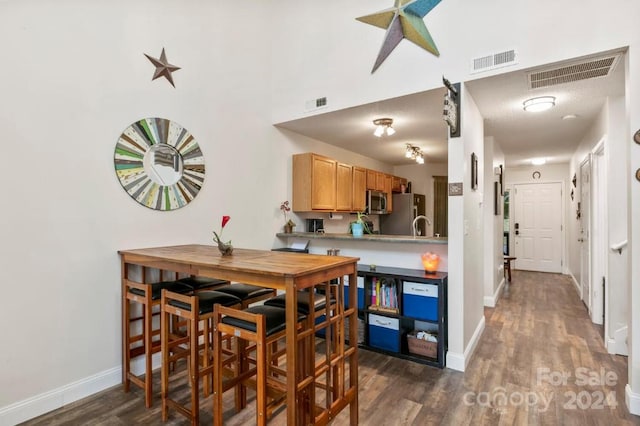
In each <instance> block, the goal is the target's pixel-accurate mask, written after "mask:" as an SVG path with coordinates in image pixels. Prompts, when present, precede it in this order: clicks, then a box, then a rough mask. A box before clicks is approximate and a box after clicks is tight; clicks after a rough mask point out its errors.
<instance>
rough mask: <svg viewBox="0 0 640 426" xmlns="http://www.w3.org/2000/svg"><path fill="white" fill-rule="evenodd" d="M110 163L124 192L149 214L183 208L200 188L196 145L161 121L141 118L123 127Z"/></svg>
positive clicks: (202, 170)
mask: <svg viewBox="0 0 640 426" xmlns="http://www.w3.org/2000/svg"><path fill="white" fill-rule="evenodd" d="M113 161H114V167H115V171H116V176H117V177H118V180H119V181H120V184H121V185H122V187H123V188H124V190H125V191H126V192H127V193H128V194H129V195H130V196H131V198H133V199H134V200H135V201H137V202H138V203H139V204H141V205H143V206H145V207H148V208H150V209H153V210H160V211H169V210H176V209H179V208H181V207H184V206H186V205H187V204H189V203H190V202H191V201H193V200H194V199H195V197H196V196H197V195H198V192H200V189H201V188H202V185H203V184H204V179H205V164H204V155H203V154H202V151H201V150H200V146H199V145H198V142H197V141H196V139H195V138H194V137H193V135H191V133H189V131H188V130H187V129H185V128H184V127H182V126H181V125H180V124H178V123H176V122H174V121H171V120H168V119H165V118H157V117H152V118H143V119H141V120H138V121H136V122H134V123H133V124H131V125H130V126H129V127H127V128H126V129H125V130H124V131H123V132H122V134H121V135H120V137H119V138H118V142H117V144H116V148H115V153H114V159H113Z"/></svg>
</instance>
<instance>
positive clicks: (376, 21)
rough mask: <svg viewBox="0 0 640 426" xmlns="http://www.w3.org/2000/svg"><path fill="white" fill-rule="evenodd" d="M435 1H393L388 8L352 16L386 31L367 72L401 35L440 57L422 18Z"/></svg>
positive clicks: (402, 37) (375, 67)
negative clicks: (373, 61)
mask: <svg viewBox="0 0 640 426" xmlns="http://www.w3.org/2000/svg"><path fill="white" fill-rule="evenodd" d="M438 3H440V0H394V5H393V7H391V8H389V9H385V10H383V11H380V12H377V13H374V14H372V15H366V16H361V17H359V18H356V19H357V20H358V21H360V22H364V23H365V24H370V25H373V26H376V27H378V28H382V29H386V30H387V35H386V36H385V38H384V42H383V43H382V47H381V48H380V53H378V59H376V63H375V64H374V65H373V69H372V70H371V74H373V73H374V72H376V70H377V69H378V67H379V66H380V65H382V63H383V62H384V60H385V59H387V56H389V54H391V52H392V51H393V49H395V48H396V46H397V45H398V44H399V43H400V42H401V41H402V39H405V38H406V39H407V40H409V41H411V42H413V43H415V44H417V45H418V46H420V47H422V48H423V49H424V50H426V51H428V52H431V53H433V54H434V55H436V56H440V52H438V48H437V47H436V44H435V43H434V42H433V39H432V38H431V34H429V30H427V27H426V26H425V25H424V21H423V18H424V17H425V16H427V13H429V12H431V10H432V9H433V8H434V7H436V6H437V5H438Z"/></svg>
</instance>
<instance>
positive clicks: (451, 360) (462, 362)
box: [447, 316, 485, 371]
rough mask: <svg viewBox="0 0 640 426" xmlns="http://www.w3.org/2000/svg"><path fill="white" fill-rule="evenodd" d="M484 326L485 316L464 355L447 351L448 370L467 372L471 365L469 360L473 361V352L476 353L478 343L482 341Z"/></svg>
mask: <svg viewBox="0 0 640 426" xmlns="http://www.w3.org/2000/svg"><path fill="white" fill-rule="evenodd" d="M484 325H485V319H484V316H482V318H481V319H480V321H479V322H478V326H477V327H476V330H475V331H474V332H473V336H471V340H469V344H468V345H467V348H466V349H465V350H464V354H461V353H459V352H451V351H447V368H450V369H452V370H456V371H465V369H466V368H467V365H469V360H470V359H471V356H472V355H473V352H475V350H476V347H477V346H478V342H479V341H480V337H481V336H482V332H483V331H484Z"/></svg>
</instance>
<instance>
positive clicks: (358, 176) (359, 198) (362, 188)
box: [351, 166, 367, 212]
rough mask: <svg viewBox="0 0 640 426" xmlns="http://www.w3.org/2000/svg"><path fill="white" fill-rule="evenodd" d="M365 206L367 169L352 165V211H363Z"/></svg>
mask: <svg viewBox="0 0 640 426" xmlns="http://www.w3.org/2000/svg"><path fill="white" fill-rule="evenodd" d="M366 206H367V169H365V168H364V167H358V166H353V190H352V203H351V207H352V208H353V211H356V212H363V211H364V209H365V208H366Z"/></svg>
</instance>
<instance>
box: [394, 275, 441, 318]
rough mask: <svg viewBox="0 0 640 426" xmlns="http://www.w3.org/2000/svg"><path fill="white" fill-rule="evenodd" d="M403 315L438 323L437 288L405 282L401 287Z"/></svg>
mask: <svg viewBox="0 0 640 426" xmlns="http://www.w3.org/2000/svg"><path fill="white" fill-rule="evenodd" d="M402 306H403V315H404V316H407V317H412V318H416V319H422V320H427V321H438V286H437V285H434V284H423V283H414V282H409V281H405V282H404V284H403V287H402Z"/></svg>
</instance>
